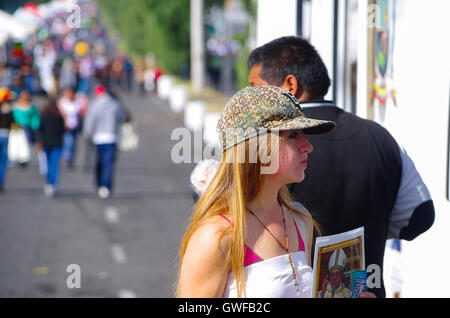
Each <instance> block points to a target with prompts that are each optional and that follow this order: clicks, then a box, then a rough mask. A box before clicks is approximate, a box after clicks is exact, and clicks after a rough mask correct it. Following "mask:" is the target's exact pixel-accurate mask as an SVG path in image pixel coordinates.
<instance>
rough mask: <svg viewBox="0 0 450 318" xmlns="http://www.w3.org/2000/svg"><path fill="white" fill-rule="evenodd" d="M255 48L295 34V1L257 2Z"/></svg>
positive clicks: (270, 0) (261, 0) (271, 0)
mask: <svg viewBox="0 0 450 318" xmlns="http://www.w3.org/2000/svg"><path fill="white" fill-rule="evenodd" d="M256 20H257V23H256V24H257V26H256V46H261V45H263V44H265V43H267V42H270V41H272V40H274V39H276V38H278V37H280V36H287V35H296V34H297V1H296V0H277V1H274V0H258V9H257V18H256Z"/></svg>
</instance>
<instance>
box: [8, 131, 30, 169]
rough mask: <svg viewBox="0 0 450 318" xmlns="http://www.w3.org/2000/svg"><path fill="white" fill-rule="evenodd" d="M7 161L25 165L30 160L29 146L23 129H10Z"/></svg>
mask: <svg viewBox="0 0 450 318" xmlns="http://www.w3.org/2000/svg"><path fill="white" fill-rule="evenodd" d="M8 159H9V160H10V161H13V162H18V163H26V162H29V161H30V160H31V151H30V145H29V143H28V139H27V135H26V133H25V130H24V129H23V128H12V129H11V130H10V131H9V138H8Z"/></svg>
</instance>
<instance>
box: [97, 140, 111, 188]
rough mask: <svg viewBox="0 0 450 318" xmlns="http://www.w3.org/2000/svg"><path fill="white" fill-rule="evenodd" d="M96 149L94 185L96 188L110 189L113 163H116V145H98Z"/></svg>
mask: <svg viewBox="0 0 450 318" xmlns="http://www.w3.org/2000/svg"><path fill="white" fill-rule="evenodd" d="M95 146H96V148H97V166H96V174H95V175H96V183H97V187H107V188H108V189H111V188H112V185H113V174H114V163H115V161H116V143H112V144H98V145H95Z"/></svg>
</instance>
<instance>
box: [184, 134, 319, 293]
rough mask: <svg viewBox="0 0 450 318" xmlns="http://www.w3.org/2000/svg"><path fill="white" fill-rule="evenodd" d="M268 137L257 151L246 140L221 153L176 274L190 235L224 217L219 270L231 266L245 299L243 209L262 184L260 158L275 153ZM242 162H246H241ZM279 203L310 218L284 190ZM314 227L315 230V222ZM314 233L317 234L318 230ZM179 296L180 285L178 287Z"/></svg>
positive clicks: (196, 211) (197, 207) (192, 225)
mask: <svg viewBox="0 0 450 318" xmlns="http://www.w3.org/2000/svg"><path fill="white" fill-rule="evenodd" d="M268 135H270V138H267V140H268V142H267V143H266V144H265V145H264V143H262V145H261V143H259V144H258V147H257V148H255V147H249V140H246V141H245V142H243V143H240V144H238V145H236V146H234V147H233V148H231V149H229V150H227V151H225V152H224V153H223V157H222V161H221V162H220V165H219V167H218V169H217V171H216V174H215V175H214V177H213V179H212V180H211V182H210V184H209V186H208V188H207V189H206V191H205V193H203V195H202V196H200V198H199V200H198V201H197V203H196V205H195V206H194V209H193V210H194V211H193V214H192V217H191V220H190V224H189V226H188V228H187V231H186V233H185V234H184V237H183V239H182V242H181V248H180V262H179V270H180V269H181V265H182V262H183V257H184V254H185V252H186V248H187V246H188V243H189V240H190V238H191V236H192V234H193V233H194V232H195V231H196V230H197V229H198V228H199V227H201V226H202V225H203V224H204V223H205V221H207V220H208V219H210V218H211V217H213V216H217V215H219V214H223V215H225V216H226V217H227V218H228V219H230V220H231V221H232V226H230V227H229V228H227V230H225V231H224V232H223V233H222V234H221V236H220V237H219V240H218V241H219V242H220V240H221V239H222V238H223V236H224V235H226V234H230V244H229V248H228V251H227V254H226V260H225V262H224V264H223V269H222V270H223V271H224V272H225V271H228V270H229V267H228V265H229V264H231V270H232V272H233V274H234V276H235V279H236V286H237V295H238V297H242V296H244V297H245V295H246V294H245V284H244V270H243V269H244V265H243V264H244V242H245V212H246V206H247V204H248V203H249V202H251V201H253V200H254V199H255V198H256V197H257V196H258V194H259V193H260V191H261V189H262V185H263V182H264V174H262V173H261V168H262V167H263V166H264V164H262V163H261V160H260V154H261V153H262V152H264V151H266V153H267V155H269V156H270V155H271V154H272V153H274V145H276V144H277V143H276V142H275V143H274V142H271V140H272V139H273V136H274V134H268ZM276 139H278V136H277V137H276ZM249 149H256V151H257V152H258V154H257V155H256V157H257V162H254V163H252V162H251V161H250V162H249V160H248V158H251V155H252V153H249ZM250 151H251V150H250ZM242 158H245V160H244V161H243V162H242ZM278 199H279V201H280V202H281V203H282V204H284V205H285V206H287V207H289V208H290V209H291V210H292V211H294V212H296V213H300V214H301V215H303V216H305V217H308V218H310V216H306V215H304V214H302V213H301V211H299V210H298V208H296V207H295V206H294V205H293V204H292V202H293V200H292V198H291V195H290V193H289V190H288V189H287V187H286V186H284V187H282V188H281V189H280V191H279V193H278ZM312 221H313V220H312ZM313 224H314V226H316V224H315V222H314V221H313ZM316 230H318V231H319V229H318V227H316ZM219 242H218V244H219ZM178 295H179V284H177V296H178Z"/></svg>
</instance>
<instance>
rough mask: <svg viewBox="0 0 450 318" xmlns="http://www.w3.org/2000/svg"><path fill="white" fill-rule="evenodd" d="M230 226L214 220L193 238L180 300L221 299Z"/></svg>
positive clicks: (183, 267)
mask: <svg viewBox="0 0 450 318" xmlns="http://www.w3.org/2000/svg"><path fill="white" fill-rule="evenodd" d="M229 228H230V224H229V223H228V222H227V221H226V220H225V219H223V218H222V217H220V216H219V217H211V218H210V219H208V220H207V221H205V222H204V223H203V224H202V225H200V226H199V228H198V229H196V230H195V232H194V233H193V234H192V236H191V237H190V239H189V243H188V246H187V248H186V251H185V254H184V257H183V260H182V264H181V268H180V279H179V284H180V292H179V295H180V297H220V296H221V295H222V293H223V289H224V286H225V282H226V278H227V273H228V271H229V264H226V262H225V260H226V258H227V257H226V255H227V251H228V247H229V244H230V236H229V235H228V234H227V233H229V231H228V229H229Z"/></svg>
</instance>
